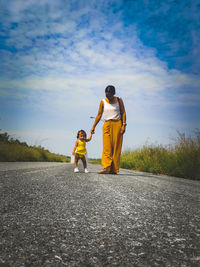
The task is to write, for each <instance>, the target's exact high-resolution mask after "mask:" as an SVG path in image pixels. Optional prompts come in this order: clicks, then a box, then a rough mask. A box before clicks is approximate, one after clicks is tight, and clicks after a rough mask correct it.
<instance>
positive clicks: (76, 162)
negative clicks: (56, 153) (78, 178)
mask: <svg viewBox="0 0 200 267" xmlns="http://www.w3.org/2000/svg"><path fill="white" fill-rule="evenodd" d="M78 160H79V156H78V155H77V154H75V159H74V168H77V164H78Z"/></svg>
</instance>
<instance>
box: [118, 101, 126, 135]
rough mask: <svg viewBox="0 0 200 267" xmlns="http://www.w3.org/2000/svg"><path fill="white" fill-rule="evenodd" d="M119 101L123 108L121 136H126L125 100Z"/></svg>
mask: <svg viewBox="0 0 200 267" xmlns="http://www.w3.org/2000/svg"><path fill="white" fill-rule="evenodd" d="M119 101H120V107H121V113H122V128H121V134H124V133H125V130H126V111H125V107H124V102H123V100H122V99H121V98H120V99H119Z"/></svg>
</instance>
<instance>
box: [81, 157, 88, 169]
mask: <svg viewBox="0 0 200 267" xmlns="http://www.w3.org/2000/svg"><path fill="white" fill-rule="evenodd" d="M81 160H82V162H83V167H84V169H86V168H87V162H86V158H85V156H83V157H82V158H81Z"/></svg>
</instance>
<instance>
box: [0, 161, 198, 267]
mask: <svg viewBox="0 0 200 267" xmlns="http://www.w3.org/2000/svg"><path fill="white" fill-rule="evenodd" d="M80 167H81V165H80ZM98 168H99V166H97V165H89V170H90V173H88V174H85V173H83V172H80V173H73V166H72V165H71V164H67V163H64V164H61V163H0V216H1V217H0V266H12V267H13V266H20V267H21V266H52V267H56V266H88V267H89V266H141V267H144V266H176V267H178V266H181V267H185V266H187V267H188V266H200V182H197V181H190V180H185V179H180V178H173V177H167V176H156V175H150V174H147V173H141V172H134V171H128V170H121V172H120V174H118V175H99V174H97V173H96V171H97V170H98Z"/></svg>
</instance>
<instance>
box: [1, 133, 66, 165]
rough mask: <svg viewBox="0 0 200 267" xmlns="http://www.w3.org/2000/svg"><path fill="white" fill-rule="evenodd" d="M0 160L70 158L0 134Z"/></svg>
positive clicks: (54, 159) (62, 160)
mask: <svg viewBox="0 0 200 267" xmlns="http://www.w3.org/2000/svg"><path fill="white" fill-rule="evenodd" d="M0 161H56V162H69V161H70V158H69V157H66V156H63V155H58V154H54V153H51V152H50V151H49V150H47V149H45V148H43V147H41V146H38V147H36V146H28V145H27V143H25V142H20V141H19V140H14V139H13V138H10V137H9V135H8V134H7V133H2V134H0Z"/></svg>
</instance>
